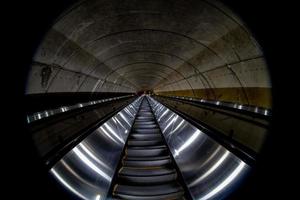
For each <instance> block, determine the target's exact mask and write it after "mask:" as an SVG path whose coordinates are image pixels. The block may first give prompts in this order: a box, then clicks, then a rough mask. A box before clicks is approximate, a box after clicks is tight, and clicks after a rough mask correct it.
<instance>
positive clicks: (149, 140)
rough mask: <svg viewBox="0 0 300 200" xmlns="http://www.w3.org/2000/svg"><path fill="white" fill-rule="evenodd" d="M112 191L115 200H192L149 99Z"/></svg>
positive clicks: (128, 143)
mask: <svg viewBox="0 0 300 200" xmlns="http://www.w3.org/2000/svg"><path fill="white" fill-rule="evenodd" d="M111 187H112V188H111V194H110V196H111V198H112V199H132V200H143V199H147V200H152V199H153V200H159V199H170V200H171V199H188V196H187V195H188V194H187V193H186V192H185V189H184V184H183V182H182V181H181V178H180V177H179V172H178V170H177V168H176V165H175V163H174V161H173V160H172V158H171V155H170V152H169V150H168V147H167V145H166V143H165V141H164V139H163V136H162V134H161V131H160V128H159V126H158V124H157V122H156V121H155V118H154V115H153V113H152V111H151V108H150V105H149V102H148V100H147V98H145V97H144V99H143V100H142V103H141V106H140V108H139V111H138V113H137V115H136V120H135V122H134V124H133V127H132V130H131V133H130V134H129V138H128V141H127V146H126V147H125V153H124V156H123V158H122V160H121V163H120V167H119V169H118V172H117V174H116V175H115V178H114V181H113V182H112V185H111Z"/></svg>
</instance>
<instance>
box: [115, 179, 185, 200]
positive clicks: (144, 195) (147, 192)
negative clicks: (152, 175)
mask: <svg viewBox="0 0 300 200" xmlns="http://www.w3.org/2000/svg"><path fill="white" fill-rule="evenodd" d="M183 193H184V192H183V188H182V187H181V186H180V185H179V184H178V183H176V182H174V183H170V184H161V185H154V186H140V185H138V186H132V185H119V184H117V185H116V187H115V188H114V192H113V194H114V195H115V196H116V197H120V198H126V199H174V198H178V197H180V196H182V195H183Z"/></svg>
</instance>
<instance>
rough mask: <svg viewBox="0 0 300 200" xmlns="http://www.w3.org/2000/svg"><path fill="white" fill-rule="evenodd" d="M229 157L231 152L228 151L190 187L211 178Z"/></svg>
mask: <svg viewBox="0 0 300 200" xmlns="http://www.w3.org/2000/svg"><path fill="white" fill-rule="evenodd" d="M228 156H229V151H226V153H224V155H223V156H222V157H221V158H220V159H219V160H218V162H216V163H215V164H214V165H213V166H212V167H211V168H210V169H209V170H208V171H207V172H205V173H204V174H203V175H202V176H200V177H199V178H197V179H196V180H195V181H193V182H192V183H191V184H189V186H191V187H192V186H194V185H196V184H198V183H199V182H201V181H202V180H203V179H205V178H206V177H207V176H209V175H210V174H211V173H212V172H213V171H215V170H216V169H217V168H218V167H219V166H220V165H221V164H222V163H223V162H224V160H225V159H226V158H227V157H228Z"/></svg>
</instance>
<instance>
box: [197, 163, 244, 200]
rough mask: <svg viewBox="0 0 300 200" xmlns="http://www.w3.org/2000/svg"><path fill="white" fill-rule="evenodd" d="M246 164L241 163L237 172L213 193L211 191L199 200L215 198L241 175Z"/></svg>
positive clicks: (236, 169)
mask: <svg viewBox="0 0 300 200" xmlns="http://www.w3.org/2000/svg"><path fill="white" fill-rule="evenodd" d="M245 166H246V164H245V163H244V162H243V161H240V164H239V166H238V167H237V168H235V170H234V171H233V172H232V173H231V174H230V175H229V176H228V177H227V178H226V179H225V180H224V181H223V182H222V183H221V184H219V185H218V186H217V187H216V188H214V189H213V190H212V191H210V192H209V193H208V194H206V195H205V196H204V197H201V198H200V199H199V200H206V199H209V198H211V197H213V196H215V195H216V194H217V193H218V192H220V191H221V190H223V189H224V188H225V187H226V186H227V185H228V184H229V183H231V182H232V181H233V180H234V179H235V178H236V177H237V176H238V175H239V173H240V172H241V171H242V170H243V169H244V167H245Z"/></svg>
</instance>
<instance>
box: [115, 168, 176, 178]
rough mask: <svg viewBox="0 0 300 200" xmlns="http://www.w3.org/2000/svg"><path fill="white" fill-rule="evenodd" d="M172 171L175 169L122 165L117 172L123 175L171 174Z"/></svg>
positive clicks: (174, 171)
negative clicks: (139, 167)
mask: <svg viewBox="0 0 300 200" xmlns="http://www.w3.org/2000/svg"><path fill="white" fill-rule="evenodd" d="M173 173H176V170H175V169H172V168H168V167H159V168H156V169H155V170H153V169H143V168H141V169H137V168H132V167H122V168H121V169H120V170H119V174H120V175H124V176H159V175H166V174H173Z"/></svg>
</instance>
